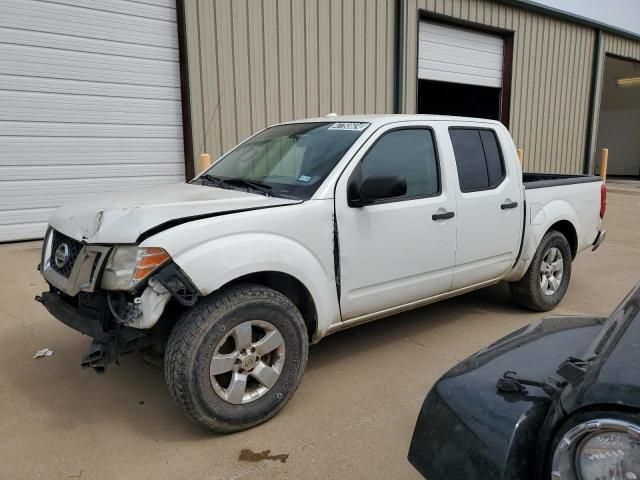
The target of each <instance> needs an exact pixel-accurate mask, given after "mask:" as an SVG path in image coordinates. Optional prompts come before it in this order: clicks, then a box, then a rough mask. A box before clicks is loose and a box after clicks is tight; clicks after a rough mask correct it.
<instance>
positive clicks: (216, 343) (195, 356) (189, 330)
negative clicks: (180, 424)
mask: <svg viewBox="0 0 640 480" xmlns="http://www.w3.org/2000/svg"><path fill="white" fill-rule="evenodd" d="M308 348H309V347H308V335H307V331H306V327H305V323H304V320H303V318H302V316H301V314H300V312H299V311H298V309H297V308H296V306H295V305H294V304H293V303H292V302H291V301H290V300H289V299H288V298H287V297H285V296H284V295H282V294H281V293H279V292H277V291H275V290H272V289H270V288H267V287H263V286H259V285H239V286H234V287H231V288H229V289H226V290H222V291H220V292H216V293H214V294H212V295H211V296H210V297H208V298H206V299H205V300H203V301H202V302H201V303H200V304H198V305H196V307H194V308H192V309H191V310H189V311H187V312H186V313H185V314H184V315H183V316H182V318H181V319H180V320H179V321H178V323H177V324H176V326H175V328H174V329H173V331H172V332H171V336H170V337H169V342H168V344H167V350H166V354H165V363H164V365H165V378H166V381H167V386H168V388H169V392H170V393H171V395H172V397H173V398H174V400H175V402H176V403H177V405H178V406H179V407H180V408H181V409H182V410H183V411H184V413H185V414H186V415H187V416H188V417H189V418H190V419H191V420H193V421H195V422H197V423H199V424H201V425H203V426H205V427H207V428H209V429H211V430H214V431H217V432H223V433H226V432H235V431H239V430H244V429H247V428H250V427H253V426H255V425H258V424H260V423H262V422H265V421H267V420H268V419H270V418H271V417H273V416H274V415H275V414H276V413H278V412H279V411H280V410H281V409H282V408H283V407H284V405H285V404H286V403H287V402H288V401H289V399H290V398H291V397H292V396H293V393H294V392H295V390H296V389H297V387H298V385H299V384H300V380H301V378H302V373H303V372H304V368H305V365H306V362H307V354H308Z"/></svg>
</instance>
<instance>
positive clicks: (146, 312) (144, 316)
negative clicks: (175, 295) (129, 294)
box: [126, 278, 171, 329]
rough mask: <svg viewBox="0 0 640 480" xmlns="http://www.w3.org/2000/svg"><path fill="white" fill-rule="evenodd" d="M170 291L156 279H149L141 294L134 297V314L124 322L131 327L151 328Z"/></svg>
mask: <svg viewBox="0 0 640 480" xmlns="http://www.w3.org/2000/svg"><path fill="white" fill-rule="evenodd" d="M170 298H171V293H170V292H169V290H167V289H166V288H165V287H164V285H162V284H161V283H160V282H158V281H157V280H156V279H154V278H151V279H149V283H148V284H147V288H145V289H144V292H142V295H141V296H139V297H137V298H135V299H134V305H133V309H134V311H135V315H134V316H133V318H131V320H129V322H128V323H127V324H126V325H127V326H128V327H133V328H141V329H146V328H151V327H153V326H154V325H155V324H156V322H157V321H158V320H159V319H160V315H162V312H163V311H164V307H165V306H166V305H167V302H168V301H169V299H170Z"/></svg>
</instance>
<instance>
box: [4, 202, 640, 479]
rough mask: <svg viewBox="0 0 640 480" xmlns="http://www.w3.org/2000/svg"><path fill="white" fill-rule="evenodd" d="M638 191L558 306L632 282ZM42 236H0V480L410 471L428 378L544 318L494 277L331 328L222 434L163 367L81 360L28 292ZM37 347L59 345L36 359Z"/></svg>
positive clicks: (637, 271) (616, 206)
mask: <svg viewBox="0 0 640 480" xmlns="http://www.w3.org/2000/svg"><path fill="white" fill-rule="evenodd" d="M639 202H640V196H638V195H623V194H611V195H610V198H609V209H608V213H607V217H606V222H605V223H606V225H605V226H606V228H607V230H608V231H609V236H608V237H607V241H606V242H605V244H604V245H603V246H602V247H601V249H600V250H599V251H597V252H595V253H591V252H585V253H583V254H582V255H580V256H579V257H578V259H577V261H576V263H575V265H574V270H573V278H572V282H571V286H570V289H569V292H568V294H567V296H566V298H565V300H564V302H563V303H562V304H561V306H560V307H559V308H557V309H556V310H555V312H554V313H556V314H581V313H586V314H607V313H608V312H609V311H610V310H611V309H612V308H613V307H614V306H615V305H616V304H617V303H618V302H619V301H620V299H621V298H622V297H623V296H624V294H625V293H626V292H627V291H628V290H629V289H630V288H631V287H632V286H633V285H634V284H635V283H636V282H637V281H638V280H640V208H639ZM39 247H40V245H39V243H38V242H30V243H20V244H12V245H0V438H1V439H2V440H1V441H0V478H7V479H8V478H15V479H22V478H25V479H26V478H43V479H65V478H82V479H119V480H121V479H129V478H131V479H146V478H150V479H151V478H152V479H172V480H173V479H189V480H200V479H245V478H246V479H252V480H254V479H259V478H312V479H315V478H352V479H358V478H381V479H386V478H393V479H394V480H401V479H415V478H419V477H418V475H417V473H416V472H415V471H414V470H413V468H412V467H411V466H410V465H409V463H408V462H407V460H406V454H407V449H408V446H409V441H410V439H411V434H412V431H413V426H414V422H415V419H416V416H417V413H418V410H419V408H420V405H421V403H422V400H423V398H424V395H425V394H426V392H427V390H428V389H429V387H430V386H431V385H432V384H433V382H434V381H435V380H436V379H437V378H438V377H439V376H440V375H441V374H443V373H444V372H445V371H446V370H447V369H448V368H450V367H451V366H453V365H454V364H455V363H456V362H457V361H459V360H461V359H463V358H464V357H466V356H467V355H469V354H471V353H473V352H475V351H476V350H478V349H480V348H481V347H483V346H484V345H486V344H488V343H489V342H491V341H493V340H496V339H497V338H499V337H501V336H503V335H505V334H507V333H509V332H511V331H512V330H514V329H516V328H518V327H520V326H523V325H526V324H527V323H529V322H531V321H533V320H535V319H536V318H539V317H540V316H541V315H539V314H534V313H530V312H527V311H523V310H520V309H519V308H516V307H515V306H513V304H512V303H511V301H510V298H509V295H508V291H507V289H506V288H505V287H504V286H496V287H493V288H489V289H485V290H481V291H478V292H475V293H472V294H469V295H466V296H463V297H460V298H457V299H452V300H449V301H445V302H442V303H439V304H435V305H432V306H429V307H425V308H422V309H419V310H416V311H413V312H409V313H405V314H402V315H398V316H395V317H391V318H388V319H386V320H381V321H378V322H376V323H372V324H368V325H364V326H361V327H358V328H355V329H352V330H349V331H345V332H343V333H338V334H336V335H334V336H332V337H329V338H327V339H326V340H323V341H322V342H321V343H320V344H319V345H317V346H315V347H313V348H312V349H311V355H310V360H309V365H308V367H307V372H306V374H305V376H304V378H303V382H302V385H301V387H300V389H299V390H298V392H297V393H296V395H295V396H294V398H293V400H292V401H291V402H290V403H289V405H288V406H287V407H286V408H285V409H284V411H283V412H282V413H280V415H278V416H277V417H276V418H275V419H273V420H271V421H270V422H268V423H266V424H264V425H261V426H259V427H257V428H254V429H253V430H250V431H247V432H242V433H239V434H235V435H230V436H217V435H214V434H210V433H208V432H206V431H203V430H201V429H200V428H199V427H197V426H196V425H193V424H191V423H190V422H189V421H188V420H187V419H186V418H184V417H183V416H182V415H181V414H180V412H179V411H178V410H177V409H176V408H175V407H174V405H173V404H172V401H171V399H170V398H169V395H168V393H167V391H166V390H165V386H164V379H163V374H162V370H161V369H160V368H156V367H152V366H149V365H147V364H145V363H144V362H143V361H142V360H141V358H140V357H139V356H136V355H134V356H129V357H125V358H124V359H123V360H122V364H121V365H120V366H119V367H118V366H113V367H112V368H110V369H109V370H108V372H107V374H106V375H104V376H98V375H96V374H95V373H94V372H93V371H89V370H81V369H80V366H79V361H80V356H81V355H82V354H84V353H85V351H86V350H87V348H88V346H89V343H90V341H89V339H88V338H87V337H83V336H82V335H80V334H78V333H76V332H74V331H72V330H70V329H69V328H67V327H65V326H64V325H62V324H59V323H58V322H57V321H56V320H54V319H53V318H52V317H50V316H49V315H48V314H47V313H46V312H45V310H44V308H43V307H42V306H41V305H39V304H37V303H36V302H34V301H33V297H34V295H36V294H38V293H40V292H41V291H42V289H43V288H44V287H45V285H44V282H43V281H42V280H41V278H40V276H39V274H38V273H37V272H36V270H35V268H36V265H37V263H38V254H39ZM44 347H48V348H50V349H52V350H54V351H55V354H54V355H53V356H52V357H48V358H41V359H37V360H33V359H32V358H31V357H32V356H33V354H34V352H36V351H37V350H39V349H41V348H44ZM243 450H244V451H245V452H244V454H243V453H242V452H243ZM262 452H268V453H264V454H262ZM253 453H256V455H253ZM279 455H286V456H287V457H281V456H279ZM269 456H278V457H277V458H275V459H269V458H266V457H269ZM240 458H243V460H241V459H240Z"/></svg>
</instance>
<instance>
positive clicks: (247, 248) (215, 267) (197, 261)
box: [173, 233, 340, 338]
mask: <svg viewBox="0 0 640 480" xmlns="http://www.w3.org/2000/svg"><path fill="white" fill-rule="evenodd" d="M173 260H174V261H175V262H176V263H177V264H178V265H179V266H180V268H181V269H182V270H183V271H184V272H185V273H186V274H187V275H188V276H189V278H190V279H191V280H192V281H193V283H194V284H195V285H196V286H197V288H198V290H199V291H200V293H201V294H202V295H208V294H210V293H211V292H214V291H216V290H218V289H219V288H221V287H222V286H224V285H226V284H227V283H229V282H231V281H232V280H235V279H237V278H239V277H242V276H245V275H248V274H251V273H259V272H266V271H275V272H281V273H286V274H288V275H291V276H292V277H294V278H296V279H298V280H299V281H300V282H301V283H302V284H303V285H304V286H305V287H306V288H307V290H309V293H311V296H312V297H313V300H314V302H315V306H316V311H317V315H318V330H317V332H315V333H316V336H317V337H318V338H319V337H321V336H322V335H324V333H325V332H326V330H327V329H328V328H329V325H331V324H333V323H335V322H337V321H339V311H340V310H339V306H338V299H337V293H336V284H335V275H334V272H333V264H332V263H331V264H329V265H323V262H322V261H321V259H320V258H318V257H317V256H316V255H314V253H313V252H312V251H310V250H309V249H307V248H306V247H305V246H303V245H302V244H301V243H299V242H297V241H295V240H293V239H291V238H288V237H284V236H280V235H276V234H272V233H242V234H234V235H230V236H226V237H221V238H216V239H213V240H210V241H207V242H205V243H201V244H199V245H197V246H195V247H193V248H190V249H188V250H186V251H183V252H181V253H179V254H178V255H177V256H176V257H174V259H173Z"/></svg>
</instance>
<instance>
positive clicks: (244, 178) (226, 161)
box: [193, 122, 369, 200]
mask: <svg viewBox="0 0 640 480" xmlns="http://www.w3.org/2000/svg"><path fill="white" fill-rule="evenodd" d="M368 126H369V124H368V123H363V122H337V123H336V122H326V123H325V122H323V123H291V124H287V125H277V126H275V127H271V128H268V129H266V130H264V131H263V132H261V133H259V134H257V135H255V136H254V137H252V138H250V139H249V140H247V141H246V142H244V143H243V144H241V145H240V146H238V147H237V148H235V149H234V150H232V151H231V152H229V153H228V154H227V155H225V156H224V157H222V158H221V159H220V160H218V161H217V162H216V163H215V164H214V165H213V166H212V167H211V168H209V169H208V170H207V171H205V172H204V173H203V174H202V175H201V176H200V177H198V178H196V179H194V180H193V182H195V183H200V182H201V183H202V184H204V185H207V184H209V185H213V186H217V187H221V188H233V189H241V190H246V191H249V192H252V193H261V194H264V195H272V196H275V197H284V198H295V199H300V200H307V199H309V198H311V196H312V195H313V194H314V193H315V191H316V190H317V189H318V187H320V184H321V183H322V181H323V180H324V179H325V178H326V177H327V175H329V173H330V172H331V170H333V168H334V167H335V166H336V164H337V163H338V161H339V160H340V159H341V158H342V156H343V155H344V154H345V153H346V151H347V150H348V149H349V148H350V147H351V145H353V143H354V142H355V141H356V140H357V139H358V137H359V136H360V135H361V134H362V132H363V131H364V130H365V129H366V128H367V127H368Z"/></svg>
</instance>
